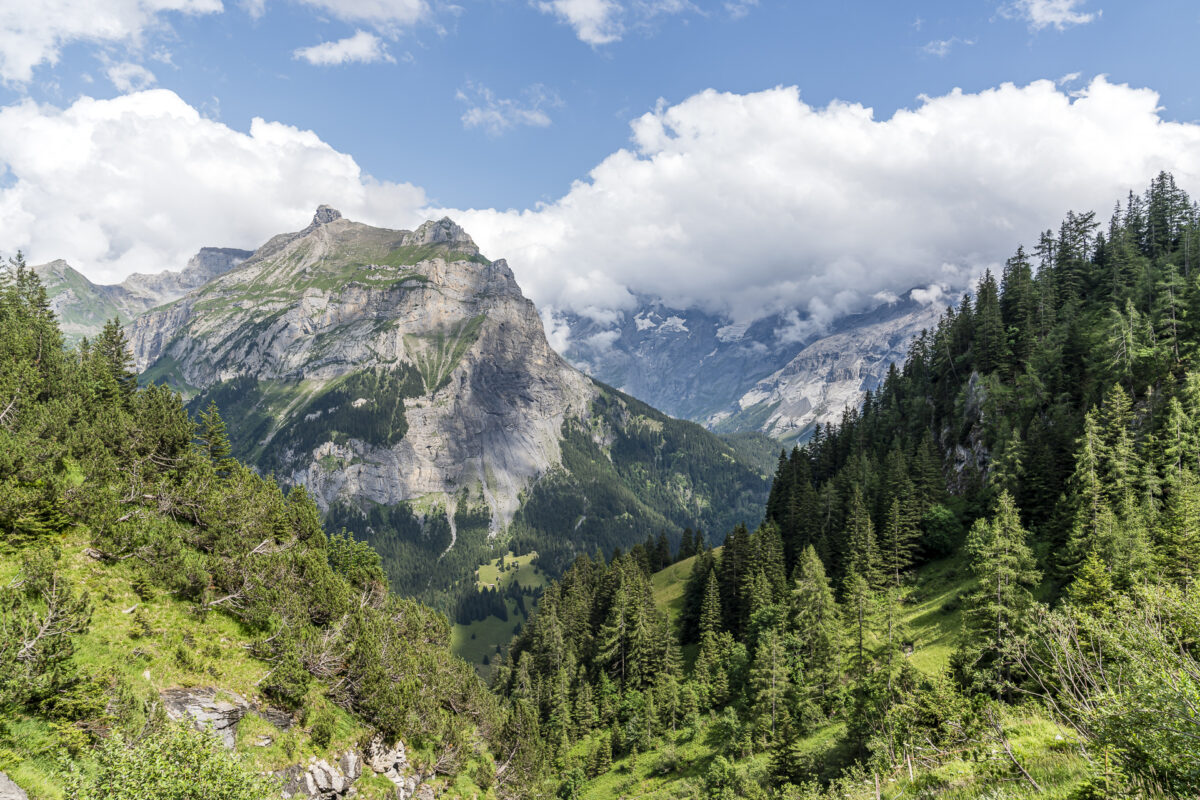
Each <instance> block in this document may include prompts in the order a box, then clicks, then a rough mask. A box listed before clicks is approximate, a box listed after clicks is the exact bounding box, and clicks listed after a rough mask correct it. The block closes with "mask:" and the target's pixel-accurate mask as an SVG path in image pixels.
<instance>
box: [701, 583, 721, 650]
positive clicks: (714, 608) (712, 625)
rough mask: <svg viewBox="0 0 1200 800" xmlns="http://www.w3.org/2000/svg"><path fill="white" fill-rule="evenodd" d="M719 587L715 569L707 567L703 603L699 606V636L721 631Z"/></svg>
mask: <svg viewBox="0 0 1200 800" xmlns="http://www.w3.org/2000/svg"><path fill="white" fill-rule="evenodd" d="M721 619H722V615H721V589H720V586H719V584H718V583H717V573H716V570H715V569H712V568H709V570H708V579H707V580H706V581H705V584H704V603H703V605H701V606H700V636H701V638H703V637H704V635H705V634H712V635H714V636H715V635H716V634H717V633H719V632H720V631H721Z"/></svg>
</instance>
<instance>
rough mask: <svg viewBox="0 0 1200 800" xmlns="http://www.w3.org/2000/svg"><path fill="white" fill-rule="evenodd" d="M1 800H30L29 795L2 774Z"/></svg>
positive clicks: (0, 777) (0, 773) (0, 775)
mask: <svg viewBox="0 0 1200 800" xmlns="http://www.w3.org/2000/svg"><path fill="white" fill-rule="evenodd" d="M0 800H29V795H27V794H26V793H25V790H24V789H22V788H21V787H20V786H17V785H16V784H15V783H13V781H12V779H11V778H9V777H8V776H7V775H5V774H4V773H3V772H0Z"/></svg>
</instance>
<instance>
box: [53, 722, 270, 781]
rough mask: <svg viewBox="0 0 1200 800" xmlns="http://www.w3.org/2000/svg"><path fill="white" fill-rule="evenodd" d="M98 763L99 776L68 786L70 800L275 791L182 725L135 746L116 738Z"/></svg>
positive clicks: (202, 735) (215, 742)
mask: <svg viewBox="0 0 1200 800" xmlns="http://www.w3.org/2000/svg"><path fill="white" fill-rule="evenodd" d="M96 762H97V764H98V770H97V773H96V774H95V775H94V776H80V777H76V778H74V779H73V780H72V781H71V782H70V783H69V784H68V786H67V792H66V796H67V798H69V800H142V798H148V797H153V798H156V800H261V798H262V797H263V796H264V795H266V794H268V793H269V792H271V791H272V789H273V788H274V787H273V786H272V785H271V784H270V783H269V782H268V781H266V780H264V779H263V778H262V777H261V776H260V775H258V774H257V773H256V772H255V771H254V770H253V769H252V768H251V767H249V766H248V765H247V764H245V763H244V762H243V761H242V760H241V759H240V758H238V757H237V756H236V755H233V754H232V753H229V752H227V751H226V750H224V748H222V747H221V744H220V742H219V741H218V740H217V739H216V737H215V736H213V735H212V734H211V733H208V732H203V731H197V730H195V729H194V728H192V727H191V726H189V725H186V724H182V723H181V724H170V725H164V726H162V727H161V728H157V729H155V730H152V731H151V732H150V733H149V734H148V735H145V736H142V737H140V738H139V739H137V740H136V741H128V742H127V741H125V740H124V739H122V738H121V737H119V736H114V737H111V738H109V739H108V740H106V741H105V743H104V744H103V745H102V746H101V748H100V751H99V753H98V754H97V759H96Z"/></svg>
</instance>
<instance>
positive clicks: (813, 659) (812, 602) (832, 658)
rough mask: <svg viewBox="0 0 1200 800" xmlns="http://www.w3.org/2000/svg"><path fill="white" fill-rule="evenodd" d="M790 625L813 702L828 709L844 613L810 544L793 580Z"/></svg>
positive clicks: (837, 674) (838, 663) (838, 661)
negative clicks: (840, 609) (839, 607)
mask: <svg viewBox="0 0 1200 800" xmlns="http://www.w3.org/2000/svg"><path fill="white" fill-rule="evenodd" d="M790 629H791V631H792V632H793V634H794V636H795V637H796V642H797V651H798V656H799V661H800V670H801V674H802V675H803V676H804V686H805V689H806V692H807V693H809V694H810V695H811V700H812V702H813V704H814V705H815V706H816V707H817V708H818V709H820V710H823V711H828V709H829V706H830V702H829V701H830V695H831V692H832V691H833V688H834V686H836V684H837V682H838V679H839V677H840V676H841V671H842V670H841V651H842V632H841V613H840V611H839V609H838V606H837V602H836V600H835V599H834V596H833V589H832V588H830V585H829V579H828V578H827V577H826V576H825V566H824V565H823V564H822V563H821V559H820V558H819V557H818V556H817V551H816V550H815V549H814V548H813V547H812V545H809V546H808V547H806V548H805V549H804V552H803V553H801V554H800V561H799V563H798V564H797V565H796V576H795V579H794V581H793V583H792V598H791V624H790Z"/></svg>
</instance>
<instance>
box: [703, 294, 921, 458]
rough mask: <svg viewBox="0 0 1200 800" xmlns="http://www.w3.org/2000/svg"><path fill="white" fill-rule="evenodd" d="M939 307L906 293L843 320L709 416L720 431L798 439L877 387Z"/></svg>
mask: <svg viewBox="0 0 1200 800" xmlns="http://www.w3.org/2000/svg"><path fill="white" fill-rule="evenodd" d="M944 311H945V307H944V306H941V305H939V304H937V303H934V304H930V305H923V304H921V303H918V302H917V301H915V300H913V299H912V297H911V295H910V296H906V297H904V298H901V299H900V300H899V301H897V302H895V303H888V304H884V305H882V306H880V307H878V308H876V309H874V310H873V311H870V312H868V313H866V314H859V315H855V316H851V317H847V318H845V319H843V320H841V321H840V322H839V323H837V324H836V325H835V327H834V329H833V331H832V332H831V333H830V334H829V335H828V336H824V337H821V338H820V339H817V340H816V341H814V342H811V343H810V344H808V345H807V346H805V347H804V348H803V349H802V350H800V352H799V353H797V354H796V356H795V357H794V358H792V360H791V361H789V362H788V363H787V364H786V365H785V366H783V367H782V368H781V369H779V370H777V371H776V372H774V373H773V374H771V375H769V376H768V377H766V378H764V379H762V380H760V381H759V382H758V383H756V384H755V385H754V387H753V388H751V389H750V390H749V391H747V392H746V393H745V394H744V395H742V397H740V398H739V399H738V400H737V402H736V403H735V404H733V405H731V406H730V407H729V408H728V409H725V410H723V411H721V412H719V413H717V414H714V415H713V416H711V417H710V418H709V419H708V420H707V424H708V425H709V426H710V427H712V428H714V429H716V430H719V431H739V430H760V431H762V432H764V433H766V434H767V435H769V436H772V437H774V438H776V439H781V440H785V441H792V440H804V439H806V438H807V437H808V436H809V435H810V434H811V433H812V430H813V428H814V427H815V426H816V425H817V424H818V423H822V424H825V423H829V422H836V421H838V420H840V419H841V416H842V410H843V409H844V408H845V407H846V406H847V405H857V404H858V403H859V402H861V400H862V396H863V393H864V392H866V391H868V390H873V389H875V388H877V387H878V386H879V385H880V384H881V383H882V382H883V379H884V378H885V377H886V376H887V372H888V369H889V368H890V367H891V365H892V364H896V363H902V362H903V361H904V358H905V357H906V356H907V354H908V347H909V344H910V343H911V342H912V340H913V339H914V338H915V337H916V336H917V335H919V334H920V333H921V331H922V330H924V329H930V330H932V329H933V328H935V327H936V326H937V321H938V317H939V316H941V314H942V313H943V312H944Z"/></svg>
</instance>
